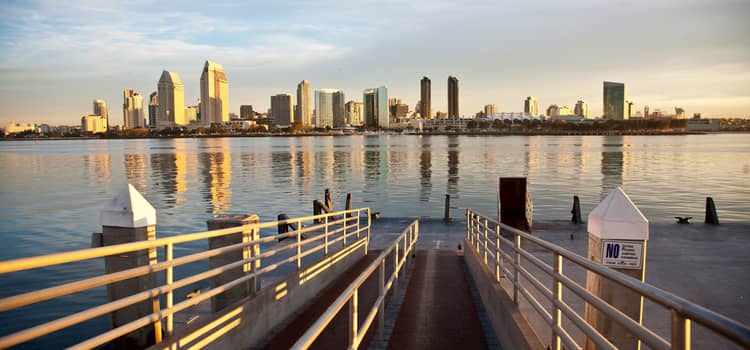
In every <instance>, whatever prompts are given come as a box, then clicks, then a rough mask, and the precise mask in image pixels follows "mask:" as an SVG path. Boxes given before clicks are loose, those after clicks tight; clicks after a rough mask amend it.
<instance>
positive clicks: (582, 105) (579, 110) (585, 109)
mask: <svg viewBox="0 0 750 350" xmlns="http://www.w3.org/2000/svg"><path fill="white" fill-rule="evenodd" d="M573 114H575V115H578V116H582V117H584V118H589V117H590V116H589V104H588V103H586V102H585V101H582V100H578V102H576V106H575V108H574V109H573Z"/></svg>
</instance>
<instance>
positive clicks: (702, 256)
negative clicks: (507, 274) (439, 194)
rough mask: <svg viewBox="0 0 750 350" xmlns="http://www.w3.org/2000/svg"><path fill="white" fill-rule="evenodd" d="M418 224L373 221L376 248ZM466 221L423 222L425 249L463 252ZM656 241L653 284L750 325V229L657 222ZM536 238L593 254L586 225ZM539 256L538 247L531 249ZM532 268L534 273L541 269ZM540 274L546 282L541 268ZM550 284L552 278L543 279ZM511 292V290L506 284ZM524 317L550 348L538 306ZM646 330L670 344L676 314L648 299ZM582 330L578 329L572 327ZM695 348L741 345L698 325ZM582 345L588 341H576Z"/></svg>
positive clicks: (559, 224) (549, 228)
mask: <svg viewBox="0 0 750 350" xmlns="http://www.w3.org/2000/svg"><path fill="white" fill-rule="evenodd" d="M411 220H413V218H381V219H380V220H377V221H373V228H372V236H371V246H372V247H378V246H379V245H385V244H386V243H387V242H391V241H392V240H393V239H394V238H395V237H396V235H397V233H399V232H400V230H401V229H402V228H403V227H404V226H405V225H406V223H408V222H410V221H411ZM465 232H466V221H465V220H464V219H457V220H454V221H452V222H449V223H445V222H444V221H443V220H442V219H433V218H420V237H419V243H418V245H417V248H418V249H420V250H424V249H439V250H440V249H444V250H455V249H456V247H457V246H458V244H463V239H464V235H465ZM650 232H651V237H650V240H649V241H648V257H647V266H646V283H649V284H651V285H654V286H656V287H658V288H661V289H664V290H666V291H668V292H671V293H673V294H675V295H678V296H680V297H682V298H685V299H687V300H689V301H692V302H694V303H696V304H699V305H702V306H704V307H706V308H708V309H711V310H713V311H716V312H718V313H721V314H723V315H726V316H728V317H730V318H732V319H735V320H737V321H739V322H743V323H745V324H750V253H748V250H750V224H744V223H742V224H738V223H725V224H721V225H706V224H703V223H693V224H689V225H682V224H676V223H651V224H650ZM532 234H534V235H536V236H538V237H541V238H543V239H545V240H547V241H549V242H552V243H554V244H557V245H559V246H561V247H563V248H566V249H568V250H570V251H572V252H575V253H576V254H579V255H581V256H586V255H587V249H588V245H587V244H588V233H587V230H586V224H581V225H578V224H573V223H570V222H567V221H555V222H535V224H534V227H533V229H532ZM527 249H529V250H531V251H535V249H534V247H527ZM535 255H536V256H537V257H539V258H541V259H542V260H544V261H546V262H548V263H551V261H552V256H551V255H550V254H545V253H543V252H542V251H541V249H540V250H538V251H537V252H536V253H535ZM563 268H564V270H565V271H566V272H565V274H566V275H567V276H569V277H571V278H573V279H574V280H576V281H578V282H580V283H583V285H585V279H586V276H585V273H584V272H583V270H582V269H581V268H579V267H577V266H575V265H573V264H570V263H567V262H566V264H565V265H564V267H563ZM533 269H534V268H533V267H530V270H533ZM533 272H534V273H535V274H536V275H537V276H542V277H546V276H544V274H543V273H541V272H540V271H538V270H535V271H533ZM540 280H541V281H542V282H543V283H545V284H551V280H549V279H544V278H540ZM505 286H506V287H507V288H510V283H509V282H507V281H506V283H505ZM563 295H564V298H565V301H566V302H567V303H569V304H570V305H571V307H573V308H575V309H576V310H580V311H581V312H582V310H583V307H584V303H583V301H582V300H581V299H579V298H577V297H576V296H575V295H573V293H572V292H571V291H568V290H567V289H564V290H563ZM520 307H521V311H522V312H523V314H524V315H525V316H527V319H528V320H529V322H530V323H531V325H532V327H533V328H534V330H535V333H537V335H538V336H539V338H540V339H541V340H542V341H543V342H544V343H547V344H549V341H550V339H549V338H550V332H549V331H548V329H549V328H548V327H547V325H546V323H545V322H544V321H543V320H541V319H540V318H538V317H535V316H536V315H535V312H534V311H533V309H532V308H531V306H530V305H528V304H525V303H523V302H522V304H521V306H520ZM643 315H644V317H643V319H644V324H645V325H646V326H648V327H649V328H651V329H653V330H654V331H655V332H656V333H657V334H659V335H661V336H663V337H665V338H666V339H669V338H670V331H671V330H670V329H669V327H670V326H669V325H670V323H669V319H670V315H669V313H668V312H666V311H665V309H663V308H662V307H660V306H659V305H656V304H654V303H652V302H648V301H646V303H645V304H644V314H643ZM572 328H575V327H572ZM693 332H694V337H693V345H694V346H695V347H696V348H707V347H709V346H710V347H711V348H712V349H733V348H735V347H734V345H732V344H730V343H729V342H727V341H725V340H723V339H716V338H713V337H711V336H710V335H709V332H707V331H705V330H704V329H701V328H700V327H697V326H696V327H695V329H694V330H693ZM575 336H576V338H577V339H580V337H582V336H581V335H580V334H577V335H575Z"/></svg>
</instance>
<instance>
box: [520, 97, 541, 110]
mask: <svg viewBox="0 0 750 350" xmlns="http://www.w3.org/2000/svg"><path fill="white" fill-rule="evenodd" d="M523 112H524V113H528V114H531V115H539V101H537V100H536V98H535V97H534V96H527V97H526V99H525V100H524V101H523Z"/></svg>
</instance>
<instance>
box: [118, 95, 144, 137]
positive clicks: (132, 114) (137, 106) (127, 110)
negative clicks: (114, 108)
mask: <svg viewBox="0 0 750 350" xmlns="http://www.w3.org/2000/svg"><path fill="white" fill-rule="evenodd" d="M122 98H123V102H122V122H123V125H122V127H123V129H135V128H142V127H144V126H145V125H144V123H145V120H144V119H143V96H141V95H140V94H139V93H137V92H135V91H133V89H129V88H126V89H125V90H123V92H122Z"/></svg>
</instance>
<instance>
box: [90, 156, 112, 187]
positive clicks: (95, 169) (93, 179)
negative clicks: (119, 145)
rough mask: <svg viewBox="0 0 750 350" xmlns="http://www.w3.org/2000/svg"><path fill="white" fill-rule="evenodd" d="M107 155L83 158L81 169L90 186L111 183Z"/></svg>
mask: <svg viewBox="0 0 750 350" xmlns="http://www.w3.org/2000/svg"><path fill="white" fill-rule="evenodd" d="M110 158H111V156H110V155H109V153H91V154H85V155H84V156H83V168H84V171H85V172H86V176H87V177H88V179H89V183H90V184H96V185H97V186H102V185H106V184H108V183H109V182H110V181H112V174H111V171H110V163H109V162H110V161H111V160H110Z"/></svg>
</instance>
